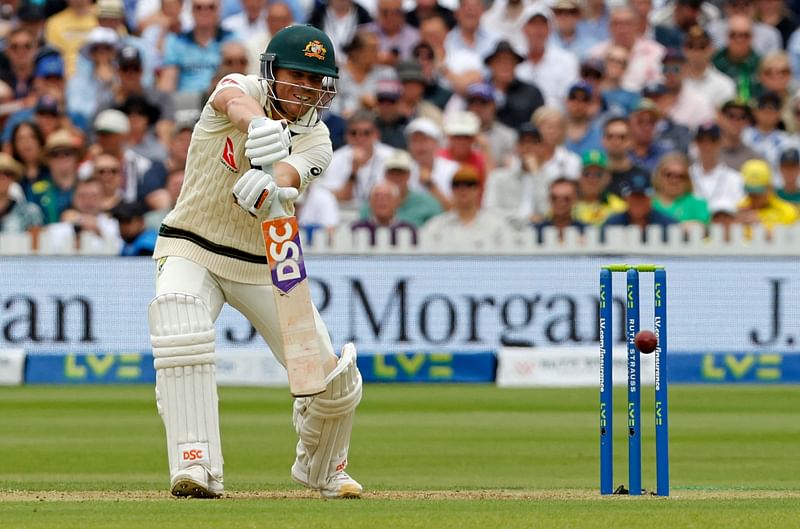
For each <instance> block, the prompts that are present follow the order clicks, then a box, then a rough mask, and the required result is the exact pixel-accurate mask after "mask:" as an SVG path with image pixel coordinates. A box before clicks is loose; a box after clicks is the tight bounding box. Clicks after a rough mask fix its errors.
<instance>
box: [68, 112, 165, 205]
mask: <svg viewBox="0 0 800 529" xmlns="http://www.w3.org/2000/svg"><path fill="white" fill-rule="evenodd" d="M130 131H131V126H130V122H129V120H128V116H126V115H125V114H124V113H123V112H121V111H120V110H116V109H108V110H103V111H102V112H100V113H99V114H98V115H97V117H96V118H95V119H94V132H95V135H96V137H97V140H96V143H95V144H94V145H92V146H91V147H90V148H89V155H90V157H91V158H94V157H95V156H97V155H98V154H101V153H103V154H110V155H112V156H114V157H115V158H116V159H117V160H119V162H120V164H121V167H122V177H123V186H122V187H123V192H122V198H123V200H126V201H134V200H140V201H141V200H143V199H144V197H143V196H141V194H142V193H141V191H142V189H141V187H142V185H141V184H142V182H143V180H144V175H145V173H146V172H147V171H148V170H149V169H150V167H151V166H152V165H153V162H151V161H150V160H148V159H147V158H145V157H144V156H142V155H141V154H138V153H137V152H136V151H134V150H133V149H131V148H130V146H129V145H128V136H129V134H130ZM93 170H94V165H93V161H92V160H91V159H89V160H87V161H85V162H83V163H82V164H81V166H80V173H81V175H82V176H84V177H88V176H89V175H91V174H92V172H93Z"/></svg>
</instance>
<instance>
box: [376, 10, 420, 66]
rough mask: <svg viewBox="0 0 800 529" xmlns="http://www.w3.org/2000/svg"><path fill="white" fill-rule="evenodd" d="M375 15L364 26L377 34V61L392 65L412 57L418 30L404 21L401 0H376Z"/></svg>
mask: <svg viewBox="0 0 800 529" xmlns="http://www.w3.org/2000/svg"><path fill="white" fill-rule="evenodd" d="M376 11H377V14H376V17H375V20H374V21H373V22H370V23H369V24H366V25H365V26H364V27H365V29H367V30H368V31H372V32H374V33H375V34H376V35H378V43H379V50H378V62H379V63H381V64H385V65H389V66H393V65H395V64H397V62H398V61H408V60H411V59H412V58H413V50H414V46H416V45H417V44H418V43H419V30H418V29H417V28H415V27H414V26H412V25H411V24H409V23H408V22H406V17H405V11H403V2H402V0H377V6H376Z"/></svg>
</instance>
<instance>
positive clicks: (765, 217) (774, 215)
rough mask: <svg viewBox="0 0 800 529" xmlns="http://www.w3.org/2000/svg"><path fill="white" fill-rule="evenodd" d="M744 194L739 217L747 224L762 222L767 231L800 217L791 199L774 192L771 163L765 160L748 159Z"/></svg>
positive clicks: (744, 176)
mask: <svg viewBox="0 0 800 529" xmlns="http://www.w3.org/2000/svg"><path fill="white" fill-rule="evenodd" d="M742 179H743V180H744V191H745V197H744V199H743V200H742V201H741V202H740V203H739V212H738V214H737V216H736V217H737V220H738V221H739V222H741V223H743V224H746V225H748V226H752V225H755V224H761V225H762V226H764V227H765V228H766V229H767V230H771V229H772V228H774V227H775V226H776V225H779V224H783V225H788V224H794V223H796V222H797V220H798V218H800V214H798V211H797V208H796V207H795V206H794V204H792V203H791V202H787V201H786V200H784V199H782V198H780V197H778V195H777V194H775V192H774V191H773V186H772V174H771V170H770V166H769V164H768V163H767V162H765V161H764V160H758V159H756V160H748V161H746V162H745V163H744V165H742Z"/></svg>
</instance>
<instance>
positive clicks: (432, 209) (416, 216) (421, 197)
mask: <svg viewBox="0 0 800 529" xmlns="http://www.w3.org/2000/svg"><path fill="white" fill-rule="evenodd" d="M412 164H413V161H412V160H411V155H409V154H408V152H406V151H403V150H400V149H397V150H395V151H394V152H393V153H392V154H391V155H390V156H389V158H387V159H386V162H385V163H384V173H383V178H384V180H386V181H388V182H391V183H392V184H393V185H394V186H396V187H397V191H398V194H397V198H398V203H397V206H396V208H395V211H394V216H393V218H394V220H396V221H399V222H404V223H407V224H410V225H411V226H414V227H415V228H419V227H420V226H422V225H423V224H425V223H426V222H427V221H428V220H429V219H430V218H431V217H434V216H436V215H438V214H439V213H441V212H442V206H441V205H440V204H439V201H438V200H436V198H434V197H433V195H431V194H430V193H428V192H427V191H419V190H415V189H412V188H411V187H410V182H411V166H412ZM360 217H361V219H363V220H368V219H370V218H372V217H373V210H372V204H371V201H370V203H369V204H365V205H364V207H362V209H361V212H360ZM385 220H386V218H384V219H383V221H385Z"/></svg>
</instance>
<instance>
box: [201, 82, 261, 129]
mask: <svg viewBox="0 0 800 529" xmlns="http://www.w3.org/2000/svg"><path fill="white" fill-rule="evenodd" d="M212 105H214V107H215V108H217V109H218V110H220V111H222V112H225V115H227V116H228V119H229V120H230V121H231V123H233V126H234V127H236V128H237V129H239V130H240V131H242V132H247V128H248V127H249V126H250V121H252V120H253V118H259V117H265V116H266V114H265V112H264V109H263V108H261V105H259V104H258V101H256V100H255V99H253V98H252V97H250V96H249V95H247V94H245V93H244V92H242V91H240V90H239V89H238V88H229V89H226V90H222V91H220V92H219V93H218V94H217V95H216V97H215V98H214V101H213V102H212Z"/></svg>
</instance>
